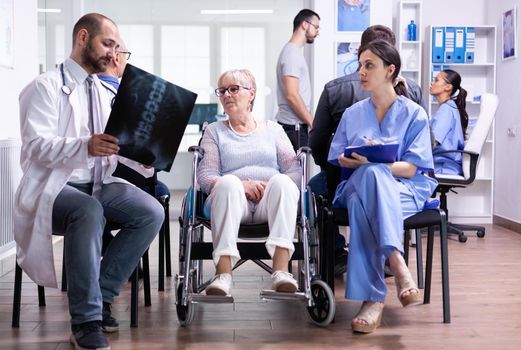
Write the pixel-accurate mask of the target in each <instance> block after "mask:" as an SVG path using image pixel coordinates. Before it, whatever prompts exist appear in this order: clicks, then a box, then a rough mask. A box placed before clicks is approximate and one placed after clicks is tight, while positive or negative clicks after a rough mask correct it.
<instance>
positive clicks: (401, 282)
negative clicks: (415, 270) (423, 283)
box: [394, 272, 422, 307]
mask: <svg viewBox="0 0 521 350" xmlns="http://www.w3.org/2000/svg"><path fill="white" fill-rule="evenodd" d="M394 282H395V283H396V292H397V294H398V300H400V303H402V306H404V307H405V306H409V305H418V304H421V302H422V300H421V296H420V290H419V289H418V286H417V285H416V282H414V279H413V278H412V276H411V273H410V272H409V273H408V274H407V275H405V276H402V277H398V276H395V277H394ZM413 291H416V293H409V295H404V294H405V293H406V292H413Z"/></svg>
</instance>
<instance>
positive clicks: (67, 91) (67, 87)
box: [60, 63, 72, 95]
mask: <svg viewBox="0 0 521 350" xmlns="http://www.w3.org/2000/svg"><path fill="white" fill-rule="evenodd" d="M60 72H61V73H62V92H63V93H64V94H65V95H70V94H71V92H72V89H71V88H70V85H69V84H68V82H67V80H66V79H65V73H64V72H63V63H61V64H60Z"/></svg>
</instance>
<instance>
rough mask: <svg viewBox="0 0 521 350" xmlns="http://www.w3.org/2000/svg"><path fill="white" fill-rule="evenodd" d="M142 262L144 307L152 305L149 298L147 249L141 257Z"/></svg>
mask: <svg viewBox="0 0 521 350" xmlns="http://www.w3.org/2000/svg"><path fill="white" fill-rule="evenodd" d="M142 260H143V292H144V294H145V306H150V305H152V301H151V298H150V264H149V263H148V249H147V250H146V251H145V254H143V257H142Z"/></svg>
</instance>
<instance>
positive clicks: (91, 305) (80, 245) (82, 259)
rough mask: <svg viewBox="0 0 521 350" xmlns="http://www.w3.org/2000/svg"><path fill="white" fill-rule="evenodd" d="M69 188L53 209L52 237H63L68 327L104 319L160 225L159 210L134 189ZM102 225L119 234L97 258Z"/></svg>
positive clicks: (116, 186) (121, 186)
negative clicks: (117, 227)
mask: <svg viewBox="0 0 521 350" xmlns="http://www.w3.org/2000/svg"><path fill="white" fill-rule="evenodd" d="M91 190H92V184H90V185H89V184H79V185H78V184H74V185H71V184H67V185H65V187H64V188H63V189H62V191H61V192H60V193H59V194H58V196H57V197H56V200H55V201H54V206H53V218H52V219H53V232H54V233H55V234H60V235H63V236H64V259H65V268H66V270H67V279H68V292H67V296H68V298H69V312H70V315H71V323H72V324H80V323H84V322H89V321H95V320H101V319H102V306H103V303H102V302H103V301H105V302H108V303H112V302H113V301H114V297H115V296H117V295H118V294H119V291H120V289H121V286H122V285H123V283H124V282H125V281H126V280H127V279H128V278H129V276H130V275H131V273H132V271H133V270H134V268H135V267H136V265H137V263H138V261H139V259H140V258H141V256H142V255H143V253H144V252H145V251H146V249H147V248H148V247H149V245H150V244H151V243H152V241H153V240H154V238H155V236H156V234H157V233H158V232H159V228H160V227H161V224H162V222H163V220H164V212H163V207H162V206H161V204H160V203H159V202H158V201H157V200H156V199H155V198H153V197H152V196H150V195H149V194H147V193H146V192H144V191H142V190H140V189H139V188H137V187H134V186H132V185H128V184H122V183H111V184H105V185H103V187H102V189H101V191H100V193H99V196H98V197H99V198H97V199H96V198H94V197H92V196H91V195H90V194H89V193H90V191H91ZM106 220H109V221H111V222H114V223H117V224H120V225H121V226H122V227H123V228H122V229H121V230H120V231H119V232H118V233H117V234H116V236H115V237H114V239H113V240H112V241H111V243H110V244H109V246H108V247H107V250H106V251H105V254H104V256H103V259H102V256H101V247H102V237H103V231H104V227H105V222H106Z"/></svg>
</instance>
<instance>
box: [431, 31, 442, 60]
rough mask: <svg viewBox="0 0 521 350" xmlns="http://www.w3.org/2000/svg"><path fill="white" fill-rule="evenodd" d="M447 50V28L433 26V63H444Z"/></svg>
mask: <svg viewBox="0 0 521 350" xmlns="http://www.w3.org/2000/svg"><path fill="white" fill-rule="evenodd" d="M444 51H445V28H444V27H432V63H443V62H444V61H445V57H444Z"/></svg>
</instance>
